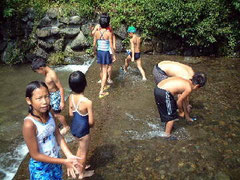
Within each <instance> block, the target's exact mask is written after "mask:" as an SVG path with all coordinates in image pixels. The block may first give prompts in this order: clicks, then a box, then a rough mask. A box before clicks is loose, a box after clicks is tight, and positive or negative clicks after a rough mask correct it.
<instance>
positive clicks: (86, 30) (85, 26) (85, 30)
mask: <svg viewBox="0 0 240 180" xmlns="http://www.w3.org/2000/svg"><path fill="white" fill-rule="evenodd" d="M95 25H96V23H91V22H89V23H87V24H83V25H82V26H81V31H82V32H83V34H84V35H85V36H86V35H90V34H91V32H92V30H91V27H95Z"/></svg>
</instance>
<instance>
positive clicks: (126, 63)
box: [123, 55, 131, 72]
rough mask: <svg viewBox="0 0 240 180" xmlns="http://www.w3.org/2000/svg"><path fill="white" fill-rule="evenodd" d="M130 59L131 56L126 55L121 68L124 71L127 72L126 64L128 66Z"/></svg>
mask: <svg viewBox="0 0 240 180" xmlns="http://www.w3.org/2000/svg"><path fill="white" fill-rule="evenodd" d="M130 61H131V56H130V55H128V57H127V58H126V59H125V63H124V68H123V70H124V71H125V72H127V68H128V66H129V62H130Z"/></svg>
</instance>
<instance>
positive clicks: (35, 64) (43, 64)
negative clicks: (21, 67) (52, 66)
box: [31, 58, 47, 71]
mask: <svg viewBox="0 0 240 180" xmlns="http://www.w3.org/2000/svg"><path fill="white" fill-rule="evenodd" d="M46 66H47V65H46V61H45V60H44V59H42V58H38V59H35V60H33V61H32V66H31V68H32V70H33V71H36V70H37V69H39V68H40V67H46Z"/></svg>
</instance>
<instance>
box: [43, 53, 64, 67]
mask: <svg viewBox="0 0 240 180" xmlns="http://www.w3.org/2000/svg"><path fill="white" fill-rule="evenodd" d="M64 59H65V54H64V53H63V52H56V53H52V54H51V55H50V57H49V58H48V60H47V62H48V64H49V65H61V64H67V63H66V62H65V61H64Z"/></svg>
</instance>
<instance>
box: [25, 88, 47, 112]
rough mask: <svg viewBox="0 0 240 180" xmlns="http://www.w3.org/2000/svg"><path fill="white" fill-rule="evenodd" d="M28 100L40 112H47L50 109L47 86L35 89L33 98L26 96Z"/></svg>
mask: <svg viewBox="0 0 240 180" xmlns="http://www.w3.org/2000/svg"><path fill="white" fill-rule="evenodd" d="M26 101H27V103H28V104H29V105H32V107H33V109H34V110H35V111H37V112H38V113H45V112H47V111H48V110H49V109H50V98H49V93H48V90H47V89H46V88H45V87H40V88H37V89H35V90H34V91H33V95H32V98H31V99H29V98H26Z"/></svg>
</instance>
